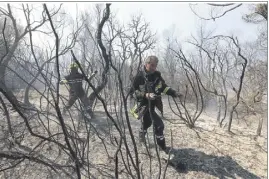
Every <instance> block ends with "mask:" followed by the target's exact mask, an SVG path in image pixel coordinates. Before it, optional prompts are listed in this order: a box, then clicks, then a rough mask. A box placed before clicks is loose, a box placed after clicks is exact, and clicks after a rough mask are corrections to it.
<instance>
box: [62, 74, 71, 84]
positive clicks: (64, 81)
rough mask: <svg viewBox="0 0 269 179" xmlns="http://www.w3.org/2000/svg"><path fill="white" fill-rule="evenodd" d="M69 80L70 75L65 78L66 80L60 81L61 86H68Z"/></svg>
mask: <svg viewBox="0 0 269 179" xmlns="http://www.w3.org/2000/svg"><path fill="white" fill-rule="evenodd" d="M68 80H69V75H67V76H65V77H64V79H62V80H61V81H60V84H61V85H63V84H66V83H68Z"/></svg>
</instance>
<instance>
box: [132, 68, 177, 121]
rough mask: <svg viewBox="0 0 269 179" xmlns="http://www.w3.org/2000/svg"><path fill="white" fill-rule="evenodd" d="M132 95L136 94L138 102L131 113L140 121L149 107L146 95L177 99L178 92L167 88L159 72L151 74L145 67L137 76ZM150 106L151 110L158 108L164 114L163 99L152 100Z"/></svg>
mask: <svg viewBox="0 0 269 179" xmlns="http://www.w3.org/2000/svg"><path fill="white" fill-rule="evenodd" d="M130 93H131V94H135V98H136V100H137V105H136V106H135V107H134V108H132V109H131V113H132V115H133V116H134V117H136V118H138V119H139V118H141V117H142V116H143V114H144V112H145V110H147V109H148V107H149V106H148V105H149V101H148V99H147V98H146V97H145V94H146V93H154V94H156V95H159V96H160V95H161V93H164V94H167V95H170V96H173V97H176V91H175V90H173V89H172V88H170V87H169V86H167V84H166V83H165V81H164V79H163V78H162V76H161V73H160V72H159V71H155V72H154V73H151V74H150V73H147V72H146V70H145V67H144V68H143V69H142V70H141V71H139V72H138V74H137V75H136V77H135V79H134V82H133V85H132V88H131V91H130ZM150 104H151V109H154V108H155V106H156V107H157V108H158V109H159V110H160V111H161V112H163V111H162V101H161V97H158V98H156V99H155V100H151V101H150Z"/></svg>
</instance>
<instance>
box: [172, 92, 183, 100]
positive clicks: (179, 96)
mask: <svg viewBox="0 0 269 179" xmlns="http://www.w3.org/2000/svg"><path fill="white" fill-rule="evenodd" d="M172 97H173V98H179V99H180V100H183V95H182V94H180V93H179V92H177V91H174V94H173V95H172Z"/></svg>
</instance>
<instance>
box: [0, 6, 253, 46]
mask: <svg viewBox="0 0 269 179" xmlns="http://www.w3.org/2000/svg"><path fill="white" fill-rule="evenodd" d="M191 3H192V4H195V3H194V2H191ZM3 4H4V7H6V3H1V6H2V5H3ZM13 4H17V5H20V4H21V3H13ZM34 4H37V5H40V6H41V7H42V4H43V3H42V2H35V3H34ZM46 4H47V6H48V8H50V7H52V6H53V5H56V6H57V5H59V4H60V3H59V2H58V3H54V2H46ZM99 4H100V2H99ZM189 4H190V3H189V2H113V3H112V5H111V6H110V9H111V12H113V13H115V14H116V17H117V19H118V20H119V21H120V22H122V23H125V24H127V23H128V22H129V20H130V19H131V16H132V15H134V14H140V13H141V14H142V15H143V17H144V19H145V20H146V21H147V22H149V23H150V27H151V29H152V31H153V32H157V38H158V39H159V42H164V40H163V37H164V36H165V35H168V34H169V32H171V31H172V29H173V28H174V35H175V36H176V38H177V39H178V40H179V42H180V43H181V45H182V48H183V49H184V47H185V48H190V47H191V46H192V45H190V44H188V43H186V41H187V40H189V39H190V37H191V35H194V36H196V35H197V30H198V28H199V26H200V25H201V24H203V25H204V26H205V27H206V29H208V30H213V29H214V32H215V33H214V34H215V35H220V34H222V35H234V36H237V37H238V39H239V42H241V43H244V42H246V41H253V40H255V39H256V38H257V34H258V33H257V30H258V25H256V24H250V23H246V22H244V21H243V19H242V16H243V15H244V14H247V13H249V3H244V4H243V5H242V6H240V7H239V8H237V9H235V10H233V11H231V12H228V13H227V14H226V15H225V16H223V17H221V18H219V19H216V20H215V21H213V20H210V21H204V20H201V19H199V17H197V16H196V15H195V14H194V13H193V12H192V11H191V8H190V6H189ZM196 4H197V5H196V6H195V11H196V12H197V13H198V14H199V15H200V16H202V17H209V13H210V9H211V7H210V6H209V5H207V4H206V3H201V2H200V3H196ZM94 5H95V3H93V2H79V3H76V2H63V6H62V8H63V9H64V10H66V12H67V13H69V14H71V15H72V16H73V17H74V19H75V16H76V14H77V10H78V11H79V12H81V11H82V10H87V11H89V12H91V11H93V10H94ZM218 9H220V8H218ZM222 12H223V11H222ZM18 16H20V15H18ZM39 16H40V12H39ZM18 18H19V17H18ZM22 18H23V17H22ZM22 21H25V20H22Z"/></svg>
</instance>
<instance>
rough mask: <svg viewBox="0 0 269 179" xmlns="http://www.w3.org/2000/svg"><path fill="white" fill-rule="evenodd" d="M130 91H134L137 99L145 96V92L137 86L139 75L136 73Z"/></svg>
mask: <svg viewBox="0 0 269 179" xmlns="http://www.w3.org/2000/svg"><path fill="white" fill-rule="evenodd" d="M132 91H133V92H134V94H135V96H136V98H137V99H138V100H141V99H143V98H144V97H145V92H142V91H140V88H139V75H136V77H135V79H134V82H133V85H132V87H131V92H132Z"/></svg>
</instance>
